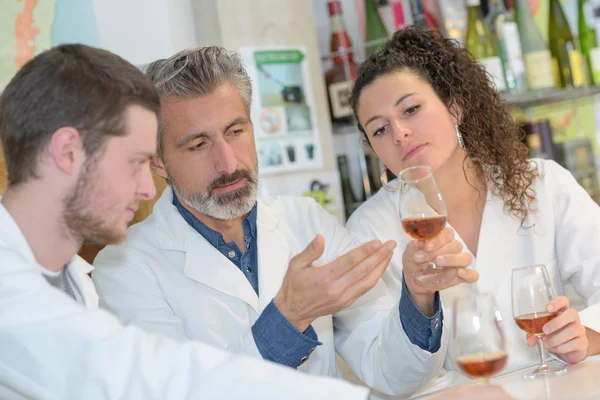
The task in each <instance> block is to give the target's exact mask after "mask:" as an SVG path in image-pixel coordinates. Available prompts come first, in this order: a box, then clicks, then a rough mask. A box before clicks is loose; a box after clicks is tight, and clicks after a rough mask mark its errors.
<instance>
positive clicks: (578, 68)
mask: <svg viewBox="0 0 600 400" xmlns="http://www.w3.org/2000/svg"><path fill="white" fill-rule="evenodd" d="M569 62H570V64H571V75H572V76H573V85H574V86H575V87H583V86H587V73H586V70H585V62H584V58H583V56H582V54H581V53H580V52H579V51H578V50H571V51H569Z"/></svg>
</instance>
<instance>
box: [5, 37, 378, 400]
mask: <svg viewBox="0 0 600 400" xmlns="http://www.w3.org/2000/svg"><path fill="white" fill-rule="evenodd" d="M159 109H160V100H159V97H158V95H157V93H156V90H155V88H154V87H153V85H152V82H151V81H150V80H149V79H148V77H147V76H145V75H144V74H143V73H141V72H140V71H138V70H137V69H136V68H135V67H134V66H133V65H131V64H129V63H127V62H126V61H124V60H123V59H121V58H119V57H118V56H116V55H114V54H111V53H109V52H106V51H103V50H99V49H94V48H90V47H87V46H82V45H64V46H59V47H56V48H54V49H52V50H49V51H46V52H44V53H42V54H40V55H38V56H37V57H35V58H34V59H32V60H31V61H30V62H28V63H27V64H26V65H24V66H23V68H22V69H21V70H20V71H19V72H18V73H17V74H16V76H15V77H14V78H13V79H12V80H11V81H10V83H9V84H8V86H7V87H6V90H5V91H4V93H3V94H2V98H1V103H0V139H1V140H2V145H3V150H4V153H5V159H6V163H7V170H8V187H7V189H6V192H5V194H4V196H3V197H2V198H1V203H0V228H1V229H0V398H2V399H11V400H12V399H24V398H27V399H134V400H135V399H151V398H152V399H192V398H193V399H198V398H207V399H208V398H210V399H217V398H218V399H224V398H232V399H281V398H294V399H298V400H300V399H311V398H320V399H329V398H353V399H364V398H366V396H367V391H366V390H365V389H363V388H357V387H353V386H352V385H349V384H348V383H345V382H342V381H334V380H331V379H325V378H317V377H309V376H305V375H302V374H299V373H297V372H295V371H290V370H289V369H286V368H283V367H281V366H277V365H275V364H269V363H266V362H264V361H262V360H256V359H253V358H250V357H243V356H234V355H232V354H230V353H226V352H224V351H222V350H218V349H216V348H214V347H212V346H209V345H205V344H202V343H193V342H190V341H187V342H185V343H178V342H177V341H174V340H172V339H168V338H164V337H160V336H156V335H152V334H147V333H144V332H143V331H141V330H140V329H139V328H137V327H124V326H123V325H121V323H120V322H119V321H118V319H117V318H115V317H114V316H112V315H110V314H109V313H107V312H105V311H101V310H99V309H98V308H97V300H98V298H97V295H96V292H95V290H94V286H93V284H92V282H91V280H90V279H89V277H88V276H87V273H88V272H90V271H91V269H92V267H91V266H90V265H88V264H87V263H85V262H84V261H83V260H81V259H79V258H78V257H76V253H77V251H78V250H79V248H80V247H81V245H82V244H83V243H84V242H96V243H118V242H121V241H122V240H123V239H124V238H125V233H126V231H127V223H128V221H130V220H131V219H132V218H133V215H134V213H135V210H136V207H137V203H138V201H140V200H147V199H150V198H152V197H153V196H154V195H155V187H154V183H153V181H152V177H151V173H150V167H149V161H150V158H151V157H152V156H153V155H154V154H155V152H156V135H157V128H158V122H157V116H158V113H159ZM232 383H233V384H232Z"/></svg>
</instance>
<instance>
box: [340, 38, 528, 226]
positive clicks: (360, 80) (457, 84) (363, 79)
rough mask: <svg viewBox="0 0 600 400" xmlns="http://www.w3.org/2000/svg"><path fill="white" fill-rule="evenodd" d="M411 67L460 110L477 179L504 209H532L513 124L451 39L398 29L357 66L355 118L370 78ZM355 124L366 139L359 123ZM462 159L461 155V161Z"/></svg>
mask: <svg viewBox="0 0 600 400" xmlns="http://www.w3.org/2000/svg"><path fill="white" fill-rule="evenodd" d="M402 70H410V71H412V72H414V73H416V74H417V75H419V76H420V77H421V78H422V79H424V80H425V81H426V82H428V83H429V84H430V85H431V86H432V88H433V89H434V91H435V92H436V94H437V95H438V97H439V98H440V99H441V100H442V101H443V102H444V104H446V106H447V107H448V109H450V106H451V105H455V106H457V107H458V108H460V110H461V111H462V115H461V119H460V121H459V129H460V131H461V133H462V135H463V140H464V144H465V151H466V152H467V156H468V157H469V158H470V159H471V161H472V163H473V165H474V166H475V168H476V169H477V172H478V176H479V177H480V179H481V180H482V183H490V184H491V190H492V193H494V194H495V195H498V196H500V197H501V198H502V199H503V200H504V205H505V208H506V210H507V211H509V212H510V213H511V214H512V215H514V216H515V217H517V218H520V219H521V220H524V219H525V218H526V216H527V215H528V213H529V211H530V210H532V209H533V203H534V201H535V191H534V190H533V189H532V187H531V186H532V184H533V181H534V180H535V179H536V177H537V176H538V172H537V169H536V168H535V167H534V166H532V165H531V164H530V163H529V161H528V159H527V157H528V152H527V148H526V146H524V145H523V144H522V143H521V141H520V138H521V133H520V131H519V127H518V125H517V124H516V123H515V121H513V119H512V117H511V116H510V114H509V113H508V110H507V107H506V105H504V104H503V103H502V99H501V98H500V96H499V95H498V93H496V91H495V90H494V87H493V84H492V80H491V77H490V76H489V75H488V74H487V73H486V71H485V70H484V68H483V67H482V66H481V65H480V64H479V63H478V62H477V61H476V60H475V59H474V58H473V57H472V56H471V54H470V53H469V52H468V51H467V50H465V49H463V48H461V47H460V46H459V45H458V44H457V43H456V41H454V40H453V39H446V38H443V37H441V36H440V35H439V34H438V33H437V32H435V31H425V30H421V29H419V28H412V27H411V28H406V29H402V30H399V31H398V32H396V33H395V34H394V36H393V37H392V38H391V39H390V40H389V41H388V42H387V43H386V44H385V46H384V47H383V48H382V49H381V50H380V51H379V52H377V53H374V54H372V55H371V56H370V57H369V58H368V59H367V60H365V61H364V62H363V63H362V64H361V66H360V67H359V69H358V76H357V78H356V82H355V83H354V87H353V89H352V93H351V95H350V104H351V106H352V109H353V111H354V115H355V116H356V117H357V119H358V109H357V108H358V99H359V97H360V94H361V92H362V90H363V89H364V88H365V87H366V86H368V85H369V84H371V83H372V82H373V81H375V79H377V78H378V77H380V76H382V75H386V74H388V73H391V72H397V71H402ZM358 128H359V129H360V131H361V132H362V133H363V135H364V137H365V138H366V137H367V136H366V133H365V131H364V129H363V128H362V126H361V125H360V123H359V124H358ZM465 160H466V159H465Z"/></svg>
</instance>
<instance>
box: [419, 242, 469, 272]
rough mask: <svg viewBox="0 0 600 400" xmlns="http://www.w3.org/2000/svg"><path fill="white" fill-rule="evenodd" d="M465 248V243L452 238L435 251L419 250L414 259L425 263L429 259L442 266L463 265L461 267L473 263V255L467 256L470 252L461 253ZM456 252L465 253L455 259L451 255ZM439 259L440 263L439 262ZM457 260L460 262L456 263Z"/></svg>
mask: <svg viewBox="0 0 600 400" xmlns="http://www.w3.org/2000/svg"><path fill="white" fill-rule="evenodd" d="M462 250H463V245H462V244H461V243H460V242H459V241H457V240H451V241H449V242H447V243H445V244H444V245H442V246H441V247H439V248H437V249H436V250H434V251H430V252H429V251H424V250H417V251H416V252H415V253H414V256H413V259H414V261H415V262H417V263H423V262H429V261H433V262H435V263H436V264H438V265H440V266H461V267H466V266H468V265H469V264H471V260H472V257H471V256H470V255H469V256H468V258H467V256H466V255H467V254H469V253H466V252H465V253H461V252H462ZM456 254H464V255H463V256H461V257H458V258H457V259H456V260H454V259H453V258H454V257H450V258H448V257H449V256H452V255H456ZM438 261H439V263H438ZM455 262H458V264H456V263H455Z"/></svg>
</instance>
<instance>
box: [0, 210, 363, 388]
mask: <svg viewBox="0 0 600 400" xmlns="http://www.w3.org/2000/svg"><path fill="white" fill-rule="evenodd" d="M0 227H1V229H0V399H3V400H13V399H42V400H45V399H52V400H59V399H60V400H63V399H89V400H96V399H132V400H137V399H140V400H142V399H143V400H147V399H201V398H202V399H256V400H258V399H261V400H262V399H283V398H285V399H288V398H291V399H297V400H305V399H312V398H319V399H340V398H352V399H365V398H367V390H366V389H365V388H360V387H357V386H353V385H350V384H349V383H347V382H344V381H341V380H332V379H326V378H319V377H311V376H307V375H303V374H300V373H297V372H295V371H293V370H291V369H289V368H283V367H281V366H278V365H275V364H273V363H267V362H264V361H258V360H256V359H253V358H250V357H242V356H234V355H232V354H230V353H226V352H223V351H221V350H217V349H215V348H214V347H212V346H208V345H205V344H202V343H193V342H186V343H178V342H176V341H174V340H172V339H167V338H164V337H160V336H158V335H151V334H147V333H144V332H142V331H141V330H140V329H139V328H137V327H123V326H122V325H121V323H120V322H119V320H118V319H117V318H116V317H114V316H112V315H110V314H109V313H108V312H106V311H102V310H99V309H97V308H96V306H97V297H96V293H95V291H94V287H93V284H92V282H91V280H90V279H89V278H88V276H87V275H86V274H87V272H88V271H89V270H90V268H91V266H89V265H88V264H87V263H85V261H83V260H81V259H79V258H76V259H75V260H74V261H73V263H72V264H71V267H70V268H69V270H70V271H71V272H70V273H71V274H72V276H74V278H75V281H76V282H77V284H78V285H79V288H80V289H81V290H82V292H83V294H84V298H85V301H86V306H85V307H83V306H81V305H80V304H78V303H76V302H75V301H73V300H72V299H71V298H69V297H68V296H67V295H65V294H63V293H62V292H60V291H58V290H57V289H55V288H53V287H52V286H50V285H49V284H48V283H47V282H46V280H45V279H44V278H43V277H42V275H41V270H40V268H41V266H40V265H39V264H37V262H36V260H35V258H34V256H33V253H32V252H31V249H30V247H29V245H28V244H27V241H26V240H25V237H24V236H23V235H22V234H21V232H20V230H19V228H18V226H17V224H16V223H15V221H14V220H13V219H12V217H11V216H10V215H9V214H8V212H7V211H6V209H5V208H4V207H3V206H2V204H1V203H0Z"/></svg>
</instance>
